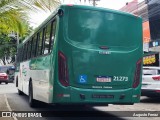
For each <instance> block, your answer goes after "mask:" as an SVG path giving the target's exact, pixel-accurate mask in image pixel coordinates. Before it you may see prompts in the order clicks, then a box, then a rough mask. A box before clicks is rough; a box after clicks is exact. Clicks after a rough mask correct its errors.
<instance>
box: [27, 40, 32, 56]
mask: <svg viewBox="0 0 160 120" xmlns="http://www.w3.org/2000/svg"><path fill="white" fill-rule="evenodd" d="M30 53H31V41H30V40H29V41H28V51H27V59H30Z"/></svg>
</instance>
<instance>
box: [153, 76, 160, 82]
mask: <svg viewBox="0 0 160 120" xmlns="http://www.w3.org/2000/svg"><path fill="white" fill-rule="evenodd" d="M152 78H153V80H155V81H160V76H156V77H152Z"/></svg>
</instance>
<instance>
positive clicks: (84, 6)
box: [19, 4, 140, 46]
mask: <svg viewBox="0 0 160 120" xmlns="http://www.w3.org/2000/svg"><path fill="white" fill-rule="evenodd" d="M69 7H72V8H79V9H86V10H87V9H88V10H93V11H104V12H111V13H114V14H120V15H127V16H130V17H135V15H133V14H130V13H127V12H123V11H119V10H113V9H108V8H102V7H94V6H86V5H71V4H68V5H67V4H66V5H60V6H59V7H58V8H57V9H56V10H55V11H54V12H52V13H51V15H50V16H49V17H48V18H46V19H45V21H43V22H42V23H41V24H40V25H39V26H38V27H37V28H36V29H35V30H34V31H33V32H32V33H31V34H30V35H29V36H28V37H26V38H25V40H24V41H23V42H22V43H21V44H24V43H25V42H27V41H28V39H30V38H31V37H32V36H33V35H34V34H36V33H37V32H38V31H39V30H40V29H41V28H42V27H43V26H44V25H45V24H46V23H47V22H49V21H50V20H51V18H53V17H54V16H55V15H56V14H57V12H58V10H59V9H61V8H62V9H63V8H69ZM136 17H137V18H140V17H138V16H136ZM21 44H19V46H21Z"/></svg>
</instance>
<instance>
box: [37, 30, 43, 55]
mask: <svg viewBox="0 0 160 120" xmlns="http://www.w3.org/2000/svg"><path fill="white" fill-rule="evenodd" d="M42 44H43V31H40V33H39V41H38V51H37V52H38V53H37V54H38V55H42Z"/></svg>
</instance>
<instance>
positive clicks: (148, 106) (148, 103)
mask: <svg viewBox="0 0 160 120" xmlns="http://www.w3.org/2000/svg"><path fill="white" fill-rule="evenodd" d="M0 94H5V95H6V97H7V101H8V104H9V106H10V108H11V110H12V111H21V112H25V111H34V112H39V111H40V112H42V111H49V113H50V114H52V115H54V114H58V115H60V116H58V117H43V118H20V117H17V119H18V120H53V119H56V120H72V119H74V120H75V119H76V120H83V119H87V120H88V119H92V120H97V119H98V120H99V119H104V120H106V119H111V118H110V117H112V120H114V119H116V120H117V119H118V120H128V119H130V120H132V119H134V120H135V119H137V120H139V119H145V120H150V119H153V120H159V119H160V117H141V118H139V117H129V116H130V115H129V114H134V112H137V111H140V112H138V113H145V114H148V112H150V111H160V98H148V97H141V102H140V103H137V104H134V105H112V104H111V105H109V106H103V107H101V106H96V107H92V106H54V105H48V104H45V103H41V102H40V103H39V104H38V107H37V108H31V107H29V105H28V96H26V95H22V96H19V95H18V93H17V89H16V88H15V86H14V85H13V84H12V83H9V84H8V85H5V84H2V85H0ZM62 111H63V112H62ZM65 111H70V112H68V113H67V114H69V115H71V117H65V114H66V113H65ZM75 111H76V112H75ZM123 111H134V112H123ZM71 112H73V115H72V113H71ZM75 114H76V115H75ZM83 114H84V115H85V116H83ZM63 115H64V116H63ZM128 115H129V116H128ZM108 116H110V117H108ZM124 116H125V117H124ZM0 120H1V119H0Z"/></svg>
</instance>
